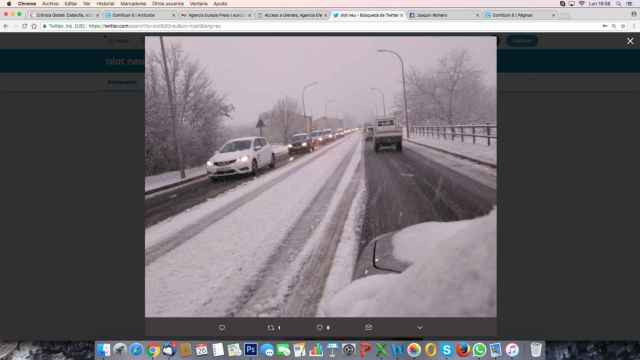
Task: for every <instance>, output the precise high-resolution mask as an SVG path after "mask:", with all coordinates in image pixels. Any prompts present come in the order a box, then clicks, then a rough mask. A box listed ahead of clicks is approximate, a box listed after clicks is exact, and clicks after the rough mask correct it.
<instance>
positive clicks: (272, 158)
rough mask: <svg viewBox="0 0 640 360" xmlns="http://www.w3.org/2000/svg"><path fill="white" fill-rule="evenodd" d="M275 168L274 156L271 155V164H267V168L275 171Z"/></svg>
mask: <svg viewBox="0 0 640 360" xmlns="http://www.w3.org/2000/svg"><path fill="white" fill-rule="evenodd" d="M275 167H276V155H275V154H274V153H271V162H270V163H269V168H270V169H275Z"/></svg>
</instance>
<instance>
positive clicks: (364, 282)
mask: <svg viewBox="0 0 640 360" xmlns="http://www.w3.org/2000/svg"><path fill="white" fill-rule="evenodd" d="M496 240H497V209H494V210H493V211H491V213H489V214H488V215H486V216H483V217H480V218H476V219H473V220H464V221H457V222H448V223H437V222H428V223H422V224H418V225H414V226H411V227H408V228H406V229H404V230H402V231H400V232H398V233H397V234H395V235H394V237H393V244H394V256H396V257H398V258H399V259H403V260H406V261H410V262H412V263H413V265H411V266H409V268H407V269H406V270H405V271H404V272H402V273H401V274H388V275H373V276H369V277H365V278H362V279H358V280H356V281H354V282H353V283H352V284H351V285H349V286H348V287H346V288H345V289H343V290H342V291H340V292H339V293H338V294H336V296H335V297H334V298H333V299H332V300H331V301H330V302H328V303H327V304H326V306H325V307H324V313H325V314H326V316H344V317H373V316H375V317H495V316H496V303H497V298H496V297H497V294H496V282H497V270H496V269H497V258H496V252H497V246H496Z"/></svg>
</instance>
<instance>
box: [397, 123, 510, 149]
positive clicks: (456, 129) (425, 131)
mask: <svg viewBox="0 0 640 360" xmlns="http://www.w3.org/2000/svg"><path fill="white" fill-rule="evenodd" d="M410 132H411V135H413V136H432V137H434V138H437V139H444V140H451V141H456V139H458V140H459V141H460V142H469V141H471V142H473V143H474V144H475V143H476V142H479V141H483V142H486V144H487V146H491V144H492V142H493V143H494V144H495V143H496V142H497V140H498V126H497V125H496V124H475V125H439V126H430V125H413V126H411V127H410Z"/></svg>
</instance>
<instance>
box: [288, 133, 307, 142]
mask: <svg viewBox="0 0 640 360" xmlns="http://www.w3.org/2000/svg"><path fill="white" fill-rule="evenodd" d="M306 138H307V134H299V135H293V137H292V138H291V140H293V141H304V140H305V139H306Z"/></svg>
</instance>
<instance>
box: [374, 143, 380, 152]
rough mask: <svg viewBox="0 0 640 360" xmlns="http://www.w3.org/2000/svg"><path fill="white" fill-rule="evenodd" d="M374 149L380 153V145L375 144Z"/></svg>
mask: <svg viewBox="0 0 640 360" xmlns="http://www.w3.org/2000/svg"><path fill="white" fill-rule="evenodd" d="M373 149H374V150H375V151H376V152H378V151H380V147H379V146H378V144H373Z"/></svg>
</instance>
